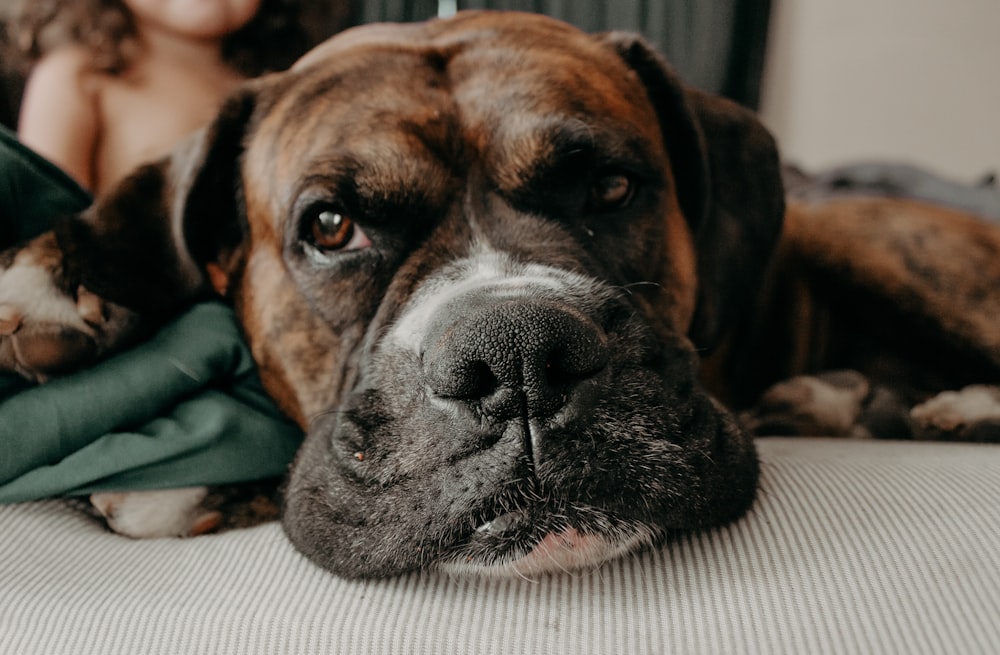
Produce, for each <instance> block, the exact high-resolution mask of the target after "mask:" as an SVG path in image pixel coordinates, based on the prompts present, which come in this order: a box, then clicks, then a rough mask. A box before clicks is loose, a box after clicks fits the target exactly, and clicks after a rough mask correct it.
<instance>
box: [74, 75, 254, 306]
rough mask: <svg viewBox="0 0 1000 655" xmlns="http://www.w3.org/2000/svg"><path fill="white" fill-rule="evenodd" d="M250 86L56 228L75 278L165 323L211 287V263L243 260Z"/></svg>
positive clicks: (251, 102)
mask: <svg viewBox="0 0 1000 655" xmlns="http://www.w3.org/2000/svg"><path fill="white" fill-rule="evenodd" d="M253 106H254V95H253V93H252V92H250V91H249V90H245V91H241V92H238V93H237V94H236V95H234V96H233V97H231V98H230V99H229V100H228V101H227V102H226V104H225V106H224V107H223V109H222V110H221V112H220V114H219V115H218V117H217V118H216V120H215V121H214V122H213V123H212V124H211V125H210V126H208V127H206V128H204V129H203V130H201V131H199V132H198V133H196V134H194V135H192V136H191V137H189V138H188V139H187V140H185V141H184V142H182V143H181V144H179V145H178V146H177V147H176V148H175V149H174V150H173V152H172V153H171V154H170V155H169V156H167V157H165V158H164V159H162V160H160V161H158V162H154V163H151V164H146V165H144V166H141V167H139V168H138V169H136V170H135V171H134V172H133V173H131V174H130V175H129V176H128V177H127V178H125V179H124V180H123V181H122V182H121V183H119V184H118V185H117V186H116V187H115V188H114V189H113V190H112V191H110V192H109V193H108V194H106V195H104V196H102V197H100V198H98V199H97V201H96V202H95V203H94V204H93V205H92V206H91V207H90V208H89V209H88V210H87V211H85V212H84V213H82V214H80V215H79V216H77V217H74V218H71V219H68V220H65V221H63V222H61V223H59V224H58V225H56V227H55V232H56V236H57V239H58V241H59V246H60V249H61V251H62V253H63V266H64V267H65V269H66V273H67V276H66V277H67V279H69V280H72V281H73V282H74V283H79V284H82V285H84V286H85V287H87V288H88V289H89V290H90V291H92V292H93V293H95V294H97V295H98V296H100V297H102V298H104V299H106V300H110V301H112V302H115V303H118V304H120V305H123V306H124V307H127V308H129V309H132V310H134V311H136V312H138V313H139V314H140V315H141V316H143V317H144V318H146V319H149V320H152V321H153V322H159V321H161V320H163V319H164V318H167V317H169V316H171V315H172V314H174V313H176V312H177V310H178V309H180V308H182V307H184V306H185V305H188V304H190V303H191V302H193V301H194V300H196V299H198V298H199V297H201V296H208V295H210V294H211V291H212V288H211V285H210V284H209V280H208V278H207V277H206V273H205V265H206V264H208V263H209V262H218V263H220V264H222V265H225V266H235V265H236V264H235V262H236V261H237V260H238V255H239V251H240V247H241V244H242V243H243V237H244V234H245V231H246V228H245V219H244V218H243V215H242V211H241V209H240V202H239V198H240V197H241V190H240V175H239V162H240V155H241V153H242V149H243V145H242V144H243V134H244V131H245V129H246V125H247V123H248V121H249V118H250V116H251V114H252V112H253Z"/></svg>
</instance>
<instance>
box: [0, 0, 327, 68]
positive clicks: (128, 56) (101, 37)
mask: <svg viewBox="0 0 1000 655" xmlns="http://www.w3.org/2000/svg"><path fill="white" fill-rule="evenodd" d="M302 2H304V0H261V4H260V9H259V10H258V12H257V14H256V15H255V16H254V17H253V18H252V19H251V20H250V22H248V23H247V24H246V25H244V26H243V27H242V28H240V29H239V30H238V31H236V32H234V33H233V34H230V35H228V36H227V37H226V38H225V39H224V40H223V43H222V55H223V58H224V59H225V60H226V61H227V62H228V63H229V64H230V65H231V66H232V67H233V68H235V69H236V70H238V71H239V72H240V73H242V74H244V75H246V76H254V75H259V74H261V73H265V72H269V71H276V70H282V69H284V68H287V67H288V66H290V65H291V64H292V63H293V62H294V61H295V59H296V58H297V57H298V56H299V55H301V54H302V53H304V52H305V51H306V50H308V49H309V47H310V46H311V45H313V40H314V39H313V38H312V37H311V35H309V34H308V33H307V32H306V30H305V29H304V28H303V21H302V16H301V13H302ZM8 15H9V22H8V25H7V28H8V32H9V40H10V45H11V46H12V47H13V49H14V51H15V53H16V54H17V55H19V58H20V59H21V61H22V63H23V64H24V65H25V66H30V65H31V64H32V63H34V62H35V61H37V60H38V59H40V58H41V57H43V56H44V55H45V54H47V53H49V52H51V51H52V50H54V49H56V48H58V47H61V46H65V45H69V44H75V45H78V46H81V47H83V48H85V49H87V50H88V51H90V53H91V56H92V57H91V59H92V62H93V64H92V65H93V68H94V70H95V71H98V72H103V73H109V74H117V73H121V72H122V71H124V70H126V69H127V68H128V67H129V64H130V63H131V62H132V61H133V59H134V58H135V57H136V55H137V54H138V53H139V52H140V48H141V44H140V43H139V38H138V32H137V30H136V25H135V20H134V19H133V17H132V13H131V12H130V11H129V10H128V8H127V7H126V6H125V4H124V3H123V2H122V0H20V5H19V6H18V7H16V8H15V9H14V10H13V12H8Z"/></svg>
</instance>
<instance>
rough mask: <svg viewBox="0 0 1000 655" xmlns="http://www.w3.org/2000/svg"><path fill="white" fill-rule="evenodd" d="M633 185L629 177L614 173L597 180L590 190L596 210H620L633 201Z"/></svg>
mask: <svg viewBox="0 0 1000 655" xmlns="http://www.w3.org/2000/svg"><path fill="white" fill-rule="evenodd" d="M632 192H633V184H632V180H630V179H629V177H628V176H627V175H624V174H621V173H612V174H609V175H604V176H602V177H599V178H597V180H596V181H595V182H594V186H593V187H592V188H591V190H590V200H591V202H592V203H593V205H594V207H595V208H596V209H602V210H609V209H620V208H621V207H624V206H625V205H626V204H628V202H629V201H630V200H631V199H632Z"/></svg>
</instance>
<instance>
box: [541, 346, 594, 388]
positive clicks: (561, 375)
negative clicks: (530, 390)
mask: <svg viewBox="0 0 1000 655" xmlns="http://www.w3.org/2000/svg"><path fill="white" fill-rule="evenodd" d="M588 354H589V353H588ZM604 365H605V361H604V358H603V357H599V356H596V355H595V356H591V357H587V358H585V359H584V360H581V359H580V358H579V357H575V356H574V355H573V354H572V353H569V352H568V351H566V350H564V349H562V348H558V349H556V350H553V351H552V353H550V354H549V357H548V359H547V360H546V361H545V371H544V374H545V381H546V383H547V384H548V385H549V386H550V387H552V388H562V387H565V386H567V385H573V384H576V383H577V382H581V381H583V380H585V379H587V378H589V377H591V376H593V375H595V374H597V373H598V372H600V371H601V369H603V368H604Z"/></svg>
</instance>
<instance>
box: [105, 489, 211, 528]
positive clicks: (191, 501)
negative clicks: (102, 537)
mask: <svg viewBox="0 0 1000 655" xmlns="http://www.w3.org/2000/svg"><path fill="white" fill-rule="evenodd" d="M208 495H209V490H208V487H183V488H179V489H162V490H156V491H127V492H108V493H95V494H91V496H90V503H91V504H92V505H93V506H94V507H95V508H96V509H97V511H98V512H100V514H101V516H103V517H104V520H105V521H106V522H107V524H108V527H109V528H111V529H112V530H114V531H115V532H117V533H118V534H121V535H125V536H127V537H134V538H136V539H149V538H154V537H193V536H196V535H199V534H205V533H207V532H212V531H213V530H215V529H217V528H218V527H219V525H220V524H221V523H222V513H221V512H219V511H217V510H209V509H206V508H205V507H204V506H203V503H204V501H205V499H206V498H207V497H208Z"/></svg>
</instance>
